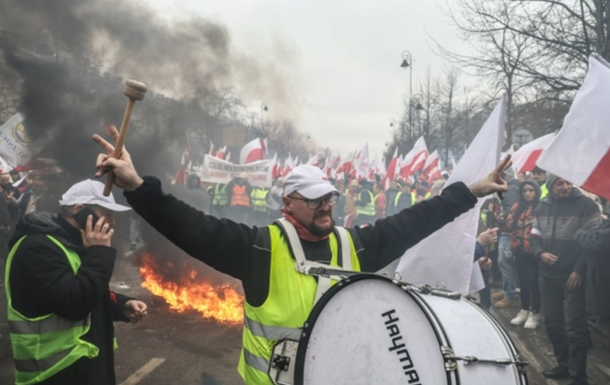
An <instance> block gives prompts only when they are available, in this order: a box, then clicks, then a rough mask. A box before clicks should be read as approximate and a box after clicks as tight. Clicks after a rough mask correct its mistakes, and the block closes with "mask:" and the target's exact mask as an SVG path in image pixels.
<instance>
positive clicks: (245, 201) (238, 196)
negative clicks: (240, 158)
mask: <svg viewBox="0 0 610 385" xmlns="http://www.w3.org/2000/svg"><path fill="white" fill-rule="evenodd" d="M246 191H247V190H246V185H243V186H240V185H237V184H236V185H234V186H233V194H231V207H233V206H246V207H249V206H250V198H249V197H248V194H247V193H246Z"/></svg>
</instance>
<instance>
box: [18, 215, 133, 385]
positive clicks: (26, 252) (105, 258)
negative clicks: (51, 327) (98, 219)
mask: <svg viewBox="0 0 610 385" xmlns="http://www.w3.org/2000/svg"><path fill="white" fill-rule="evenodd" d="M26 235H27V237H26V238H25V239H24V240H23V241H22V242H21V245H20V246H19V248H18V249H17V251H16V253H15V255H14V257H13V262H12V265H11V271H10V278H9V279H10V285H11V295H12V299H13V307H14V308H15V309H16V310H17V311H19V312H20V313H22V314H23V315H25V316H26V317H30V318H32V317H38V316H42V315H46V314H49V313H55V314H57V315H59V316H60V317H63V318H66V319H69V320H75V321H76V320H82V319H84V318H85V316H86V315H87V314H89V313H90V314H91V327H90V329H89V332H88V333H87V334H85V335H84V336H83V339H84V340H86V341H88V342H91V343H92V344H94V345H95V346H97V347H98V348H99V356H98V357H96V358H93V359H88V358H81V359H80V360H78V361H77V362H75V363H74V364H73V365H72V366H70V367H69V368H67V369H64V370H63V371H61V372H59V373H58V374H56V375H54V376H53V377H51V378H49V379H48V380H46V381H44V382H41V384H45V385H51V384H53V385H55V384H58V385H59V384H62V385H65V384H79V385H109V384H110V385H112V384H115V383H116V380H115V375H114V353H113V337H114V326H113V320H122V321H128V319H127V318H126V317H125V316H124V314H123V312H122V309H123V306H124V304H125V302H126V301H127V300H128V299H129V298H128V297H125V296H122V295H120V294H115V293H112V292H111V291H110V290H109V288H108V283H109V282H110V277H111V276H112V270H113V268H114V261H115V258H116V250H115V249H113V248H112V247H106V246H90V247H87V248H85V247H84V246H83V243H82V237H81V234H80V231H79V230H78V229H76V228H74V227H73V226H72V225H71V224H70V223H68V221H66V220H65V219H64V218H63V217H61V216H58V215H57V214H51V213H45V212H34V213H31V214H28V215H26V216H25V217H24V218H23V219H22V220H21V221H20V222H19V223H18V225H17V229H16V231H15V234H14V235H13V238H12V239H11V241H10V244H9V246H10V247H11V248H12V247H13V246H14V244H15V243H16V242H17V241H18V240H19V239H21V238H22V237H23V236H26ZM46 235H51V236H53V237H54V238H56V239H57V240H59V241H60V242H61V243H62V244H63V245H64V246H65V247H67V248H69V249H72V250H74V251H76V252H77V253H78V255H79V257H80V259H81V263H82V264H81V266H80V267H79V269H78V274H77V275H76V276H75V275H74V274H73V272H72V268H71V267H70V264H69V262H68V259H67V258H66V255H65V253H64V252H63V251H62V250H61V249H59V247H57V245H55V244H54V243H53V242H52V241H51V240H49V239H48V238H47V237H46Z"/></svg>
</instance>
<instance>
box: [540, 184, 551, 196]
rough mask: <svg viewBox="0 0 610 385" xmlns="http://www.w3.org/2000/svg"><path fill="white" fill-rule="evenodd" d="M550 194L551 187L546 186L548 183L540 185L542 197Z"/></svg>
mask: <svg viewBox="0 0 610 385" xmlns="http://www.w3.org/2000/svg"><path fill="white" fill-rule="evenodd" d="M547 195H549V189H548V188H547V187H546V183H544V184H543V185H542V186H540V199H542V198H544V197H546V196H547Z"/></svg>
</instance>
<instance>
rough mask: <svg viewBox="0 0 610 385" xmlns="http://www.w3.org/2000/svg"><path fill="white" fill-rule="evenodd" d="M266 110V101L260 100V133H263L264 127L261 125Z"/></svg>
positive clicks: (267, 108) (267, 109)
mask: <svg viewBox="0 0 610 385" xmlns="http://www.w3.org/2000/svg"><path fill="white" fill-rule="evenodd" d="M267 111H269V107H267V103H265V102H261V134H262V133H263V130H264V128H265V127H264V125H263V122H264V120H263V114H264V113H265V112H267Z"/></svg>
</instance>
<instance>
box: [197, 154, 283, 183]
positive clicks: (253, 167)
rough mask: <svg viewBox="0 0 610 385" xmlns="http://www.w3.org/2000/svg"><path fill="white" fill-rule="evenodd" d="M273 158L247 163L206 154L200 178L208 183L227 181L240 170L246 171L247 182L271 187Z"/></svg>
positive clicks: (240, 171)
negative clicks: (232, 161) (235, 162)
mask: <svg viewBox="0 0 610 385" xmlns="http://www.w3.org/2000/svg"><path fill="white" fill-rule="evenodd" d="M272 169H273V159H269V160H260V161H257V162H253V163H248V164H233V163H231V162H227V161H226V160H222V159H218V158H215V157H213V156H210V155H206V156H205V158H204V159H203V167H201V170H200V171H201V173H200V176H201V180H202V181H204V182H210V183H223V184H226V183H229V182H230V181H231V179H233V178H234V177H236V176H238V175H239V174H241V173H242V172H244V173H246V175H247V178H248V182H250V184H251V185H252V186H254V187H271V182H272V180H271V171H272Z"/></svg>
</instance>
